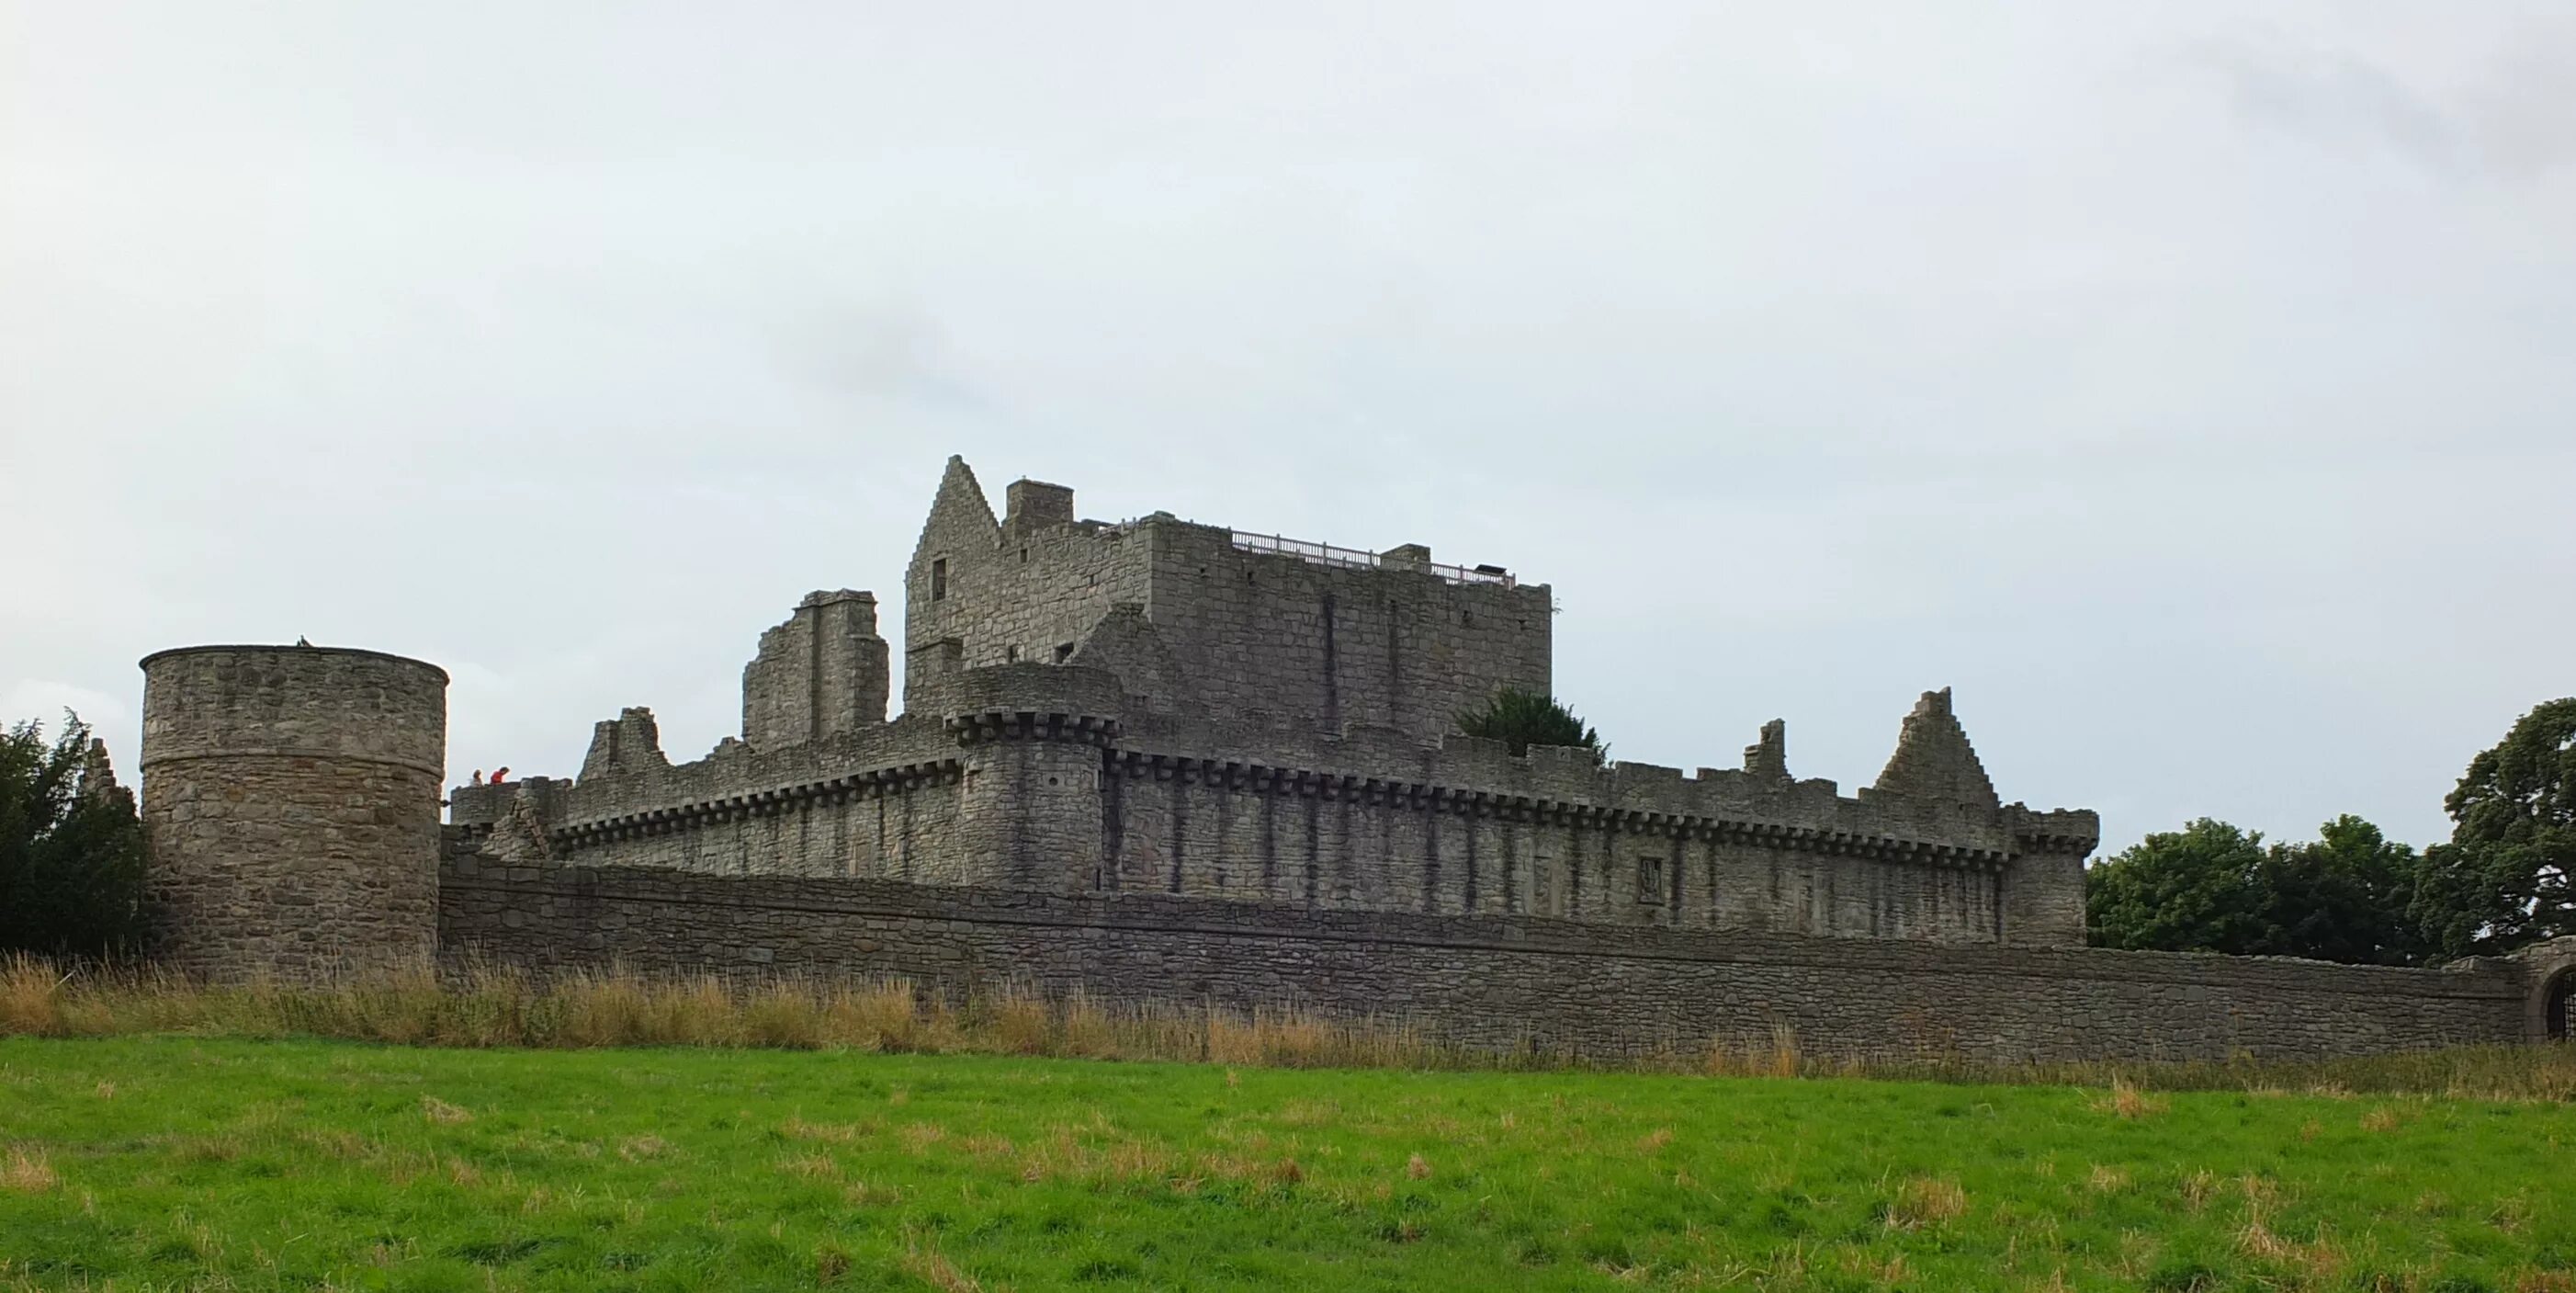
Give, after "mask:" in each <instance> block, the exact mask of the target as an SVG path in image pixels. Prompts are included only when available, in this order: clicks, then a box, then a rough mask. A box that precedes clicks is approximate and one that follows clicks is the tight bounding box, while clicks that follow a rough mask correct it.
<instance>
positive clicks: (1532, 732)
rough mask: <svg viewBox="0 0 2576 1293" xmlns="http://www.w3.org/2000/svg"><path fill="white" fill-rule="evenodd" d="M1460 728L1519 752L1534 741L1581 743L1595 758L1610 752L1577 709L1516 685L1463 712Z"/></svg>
mask: <svg viewBox="0 0 2576 1293" xmlns="http://www.w3.org/2000/svg"><path fill="white" fill-rule="evenodd" d="M1458 730H1459V731H1461V732H1464V733H1466V734H1467V735H1469V736H1480V737H1483V738H1485V739H1486V740H1489V741H1500V742H1502V743H1503V744H1504V745H1505V746H1506V747H1508V748H1509V749H1510V750H1511V752H1512V753H1513V754H1516V755H1517V754H1527V753H1529V748H1530V747H1531V746H1533V745H1573V746H1580V747H1582V748H1583V749H1586V750H1590V751H1592V757H1593V759H1594V760H1595V761H1596V762H1597V761H1599V760H1601V759H1604V758H1607V757H1608V756H1609V753H1610V749H1609V747H1608V746H1605V745H1603V744H1602V743H1601V734H1600V733H1599V732H1596V731H1594V730H1592V728H1590V727H1588V726H1586V725H1585V724H1584V722H1583V720H1582V719H1580V718H1577V717H1575V716H1574V711H1572V710H1570V709H1567V708H1566V707H1565V706H1564V705H1562V704H1559V703H1558V702H1557V701H1556V700H1555V698H1553V697H1550V696H1546V695H1543V694H1541V693H1539V692H1535V691H1522V690H1520V689H1519V688H1517V687H1505V688H1503V689H1502V690H1501V691H1498V692H1495V693H1494V698H1493V699H1492V700H1489V701H1487V702H1485V707H1484V708H1483V709H1480V710H1472V711H1470V712H1468V713H1464V714H1460V715H1459V716H1458Z"/></svg>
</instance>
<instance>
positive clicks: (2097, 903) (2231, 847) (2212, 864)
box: [2084, 817, 2264, 955]
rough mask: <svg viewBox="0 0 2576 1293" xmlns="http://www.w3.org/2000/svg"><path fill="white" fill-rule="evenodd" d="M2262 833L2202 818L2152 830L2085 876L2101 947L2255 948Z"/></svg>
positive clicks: (2092, 926) (2090, 932) (2090, 922)
mask: <svg viewBox="0 0 2576 1293" xmlns="http://www.w3.org/2000/svg"><path fill="white" fill-rule="evenodd" d="M2263 862H2264V855H2263V836H2262V834H2261V832H2259V831H2246V830H2242V829H2239V828H2238V827H2236V826H2233V825H2230V824H2229V823H2226V822H2222V821H2218V820H2216V819H2215V818H2209V817H2203V818H2201V819H2199V820H2198V821H2195V822H2192V823H2191V824H2190V825H2187V826H2185V827H2183V828H2182V829H2181V830H2179V831H2165V832H2161V833H2158V834H2153V835H2149V836H2147V837H2146V838H2145V839H2143V840H2140V841H2138V842H2137V843H2135V844H2132V845H2130V846H2129V847H2127V848H2125V849H2122V850H2121V851H2120V852H2119V853H2118V854H2117V855H2116V856H2114V857H2112V858H2110V859H2108V860H2107V861H2104V862H2101V863H2098V864H2096V865H2095V866H2093V867H2092V868H2091V869H2090V870H2088V871H2086V872H2085V875H2084V923H2085V925H2086V927H2087V937H2088V938H2089V939H2090V941H2091V942H2092V943H2093V944H2094V945H2096V946H2099V947H2123V948H2128V949H2131V950H2133V951H2157V952H2232V953H2236V954H2238V955H2244V954H2248V953H2250V952H2252V951H2253V950H2254V948H2255V946H2256V945H2257V944H2258V943H2259V942H2260V941H2261V940H2262V937H2263V932H2264V922H2263V915H2262V908H2263V905H2264V904H2263V901H2262V897H2261V894H2262V883H2261V879H2260V877H2261V873H2262V869H2263Z"/></svg>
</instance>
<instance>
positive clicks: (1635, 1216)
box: [0, 1037, 2576, 1291]
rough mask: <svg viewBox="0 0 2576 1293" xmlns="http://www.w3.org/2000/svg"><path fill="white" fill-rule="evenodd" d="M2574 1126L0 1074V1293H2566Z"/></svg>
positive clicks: (1462, 1079)
mask: <svg viewBox="0 0 2576 1293" xmlns="http://www.w3.org/2000/svg"><path fill="white" fill-rule="evenodd" d="M2571 1141H2576V1108H2571V1107H2570V1106H2568V1105H2565V1104H2561V1103H2553V1102H2536V1101H2535V1102H2519V1103H2503V1102H2484V1101H2472V1100H2458V1099H2432V1098H2423V1097H2389V1096H2369V1097H2351V1096H2342V1097H2338V1096H2321V1095H2289V1094H2264V1093H2246V1092H2170V1093H2156V1094H2146V1093H2141V1092H2138V1091H2134V1090H2129V1089H2126V1088H2123V1089H2122V1090H2120V1091H2117V1092H2111V1091H2103V1090H2099V1089H2094V1090H2085V1089H2078V1088H2071V1087H2048V1086H1960V1085H1939V1084H1929V1083H1902V1082H1876V1081H1859V1080H1816V1079H1761V1078H1705V1077H1680V1076H1652V1075H1636V1074H1606V1073H1472V1072H1470V1073H1456V1072H1451V1073H1421V1072H1405V1071H1399V1070H1296V1071H1292V1070H1280V1069H1255V1068H1242V1069H1229V1068H1226V1067H1223V1066H1216V1065H1178V1064H1147V1063H1102V1062H1092V1061H1083V1060H1066V1059H1031V1058H1011V1057H998V1056H976V1055H944V1056H933V1055H872V1054H864V1053H857V1052H782V1051H761V1050H716V1049H676V1048H674V1049H636V1050H579V1051H526V1050H501V1049H493V1050H440V1049H411V1048H401V1047H386V1046H376V1045H365V1044H355V1043H346V1042H321V1041H252V1040H214V1039H193V1038H182V1037H122V1038H107V1039H94V1040H41V1039H34V1038H24V1037H20V1038H0V1288H17V1287H26V1288H107V1287H115V1288H120V1289H144V1288H183V1287H239V1288H288V1287H292V1288H322V1287H329V1288H406V1289H408V1288H419V1289H433V1288H434V1289H489V1288H501V1289H515V1288H528V1289H589V1288H659V1289H698V1288H814V1287H827V1286H838V1287H844V1288H851V1289H875V1288H931V1289H946V1290H962V1289H973V1288H984V1289H1003V1288H1018V1289H1040V1288H1070V1287H1086V1286H1133V1287H1161V1288H1176V1289H1178V1288H1187V1289H1210V1288H1280V1287H1296V1288H1381V1289H1397V1288H1401V1289H1489V1288H1498V1287H1516V1288H1593V1287H1605V1288H1606V1287H1617V1286H1622V1285H1634V1286H1643V1287H1681V1288H1696V1287H1707V1288H1721V1287H1755V1288H1783V1289H1882V1288H1884V1289H1921V1288H1963V1289H1965V1288H2055V1287H2066V1288H2148V1289H2236V1288H2245V1289H2280V1288H2331V1289H2347V1288H2348V1289H2420V1290H2428V1291H2431V1290H2443V1291H2455V1290H2472V1289H2496V1290H2569V1289H2576V1192H2571V1191H2570V1190H2569V1188H2568V1182H2569V1179H2570V1178H2569V1175H2568V1173H2569V1170H2570V1168H2571V1166H2576V1145H2571V1143H2570V1142H2571Z"/></svg>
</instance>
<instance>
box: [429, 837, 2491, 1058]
mask: <svg viewBox="0 0 2576 1293" xmlns="http://www.w3.org/2000/svg"><path fill="white" fill-rule="evenodd" d="M439 943H440V950H441V953H442V955H444V956H446V957H448V958H450V959H451V961H461V960H463V959H465V958H468V957H472V956H480V957H482V958H485V959H487V960H490V961H496V962H499V963H501V964H505V965H515V966H521V967H526V968H528V969H531V970H535V971H539V972H547V971H555V970H564V969H571V968H577V967H583V966H602V965H606V964H609V963H612V962H614V963H619V964H623V965H625V966H627V967H629V968H632V969H635V970H639V971H644V972H651V973H663V972H674V973H678V972H685V973H700V972H713V973H744V972H771V971H795V972H806V973H814V974H821V975H828V976H857V977H882V976H898V977H903V978H908V979H911V980H913V981H915V982H916V983H918V984H920V985H922V986H923V987H924V988H925V989H927V990H930V991H935V992H939V993H942V994H945V995H948V996H950V997H961V996H964V995H966V994H969V993H971V992H974V991H977V990H982V989H990V988H994V987H999V986H1003V985H1019V986H1024V987H1028V988H1034V989H1036V990H1038V991H1041V992H1043V993H1045V994H1047V995H1049V996H1051V997H1062V996H1066V995H1069V994H1072V993H1076V992H1080V993H1083V994H1086V995H1087V996H1089V997H1091V998H1092V999H1094V1000H1099V1001H1103V1002H1107V1003H1112V1004H1131V1005H1143V1004H1159V1005H1172V1006H1180V1007H1200V1006H1207V1005H1215V1006H1220V1007H1224V1008H1227V1009H1232V1010H1250V1009H1255V1008H1261V1007H1298V1008H1303V1009H1309V1010H1313V1011H1316V1012H1319V1013H1322V1014H1326V1015H1330V1016H1337V1017H1346V1018H1360V1017H1371V1016H1375V1017H1381V1018H1385V1017H1390V1016H1392V1017H1397V1018H1401V1019H1402V1020H1404V1021H1406V1022H1408V1023H1410V1024H1412V1025H1414V1026H1416V1027H1418V1028H1420V1029H1421V1030H1423V1031H1424V1032H1426V1033H1428V1034H1430V1035H1433V1036H1436V1037H1440V1038H1443V1039H1447V1040H1451V1041H1455V1042H1459V1043H1463V1044H1467V1045H1473V1046H1481V1047H1493V1048H1507V1047H1514V1046H1520V1045H1525V1044H1526V1045H1535V1046H1537V1047H1539V1048H1541V1049H1544V1050H1547V1051H1551V1052H1569V1053H1576V1054H1581V1055H1586V1056H1592V1057H1598V1058H1612V1057H1617V1056H1624V1055H1636V1054H1641V1053H1648V1052H1652V1051H1655V1050H1658V1049H1662V1048H1666V1047H1679V1048H1685V1049H1697V1048H1700V1047H1703V1046H1706V1045H1708V1044H1710V1043H1711V1042H1717V1043H1721V1044H1725V1045H1728V1046H1739V1047H1767V1046H1769V1045H1770V1044H1771V1043H1772V1040H1773V1037H1774V1030H1775V1029H1776V1028H1790V1029H1793V1030H1794V1032H1795V1034H1796V1037H1797V1039H1798V1044H1799V1045H1800V1046H1801V1047H1802V1048H1803V1049H1805V1050H1806V1051H1808V1052H1809V1053H1811V1054H1825V1055H1836V1056H1841V1055H1851V1056H1881V1057H1889V1056H1904V1055H1921V1054H1927V1053H1929V1054H1941V1055H1949V1056H1956V1057H1960V1058H1966V1059H1972V1060H1985V1061H1995V1062H2015V1061H2027V1060H2042V1061H2046V1060H2071V1059H2107V1058H2120V1059H2166V1060H2188V1059H2220V1058H2224V1057H2226V1056H2228V1055H2230V1054H2234V1053H2238V1052H2246V1053H2252V1054H2256V1055H2262V1056H2270V1057H2298V1056H2320V1055H2337V1054H2361V1053H2371V1052H2385V1051H2397V1050H2409V1049H2420V1048H2428V1047H2435V1046H2446V1045H2460V1044H2468V1043H2479V1042H2507V1041H2518V1040H2520V1039H2522V1038H2523V1036H2524V1035H2525V1034H2524V1014H2525V997H2526V991H2525V989H2526V985H2525V983H2524V979H2525V977H2526V975H2525V973H2524V972H2523V970H2522V968H2521V967H2520V966H2518V965H2514V964H2511V963H2505V962H2475V963H2468V964H2464V965H2463V966H2460V967H2455V968H2452V969H2446V970H2403V969H2381V968H2373V967H2362V966H2341V965H2328V964H2325V963H2322V962H2312V961H2294V960H2285V959H2275V958H2238V957H2218V956H2198V955H2173V954H2163V953H2151V952H2115V951H2105V950H2098V949H2079V948H1999V947H1993V946H1982V947H1945V946H1942V945H1939V944H1931V943H1908V942H1897V941H1889V940H1872V939H1859V938H1853V939H1835V938H1806V937H1798V936H1793V935H1782V934H1755V933H1742V932H1727V931H1705V930H1683V929H1664V928H1634V929H1627V930H1623V931H1621V938H1620V940H1619V943H1618V945H1617V946H1616V947H1615V948H1605V947H1604V946H1603V945H1602V941H1601V938H1600V930H1599V929H1598V928H1597V927H1592V926H1586V925H1582V924H1577V923H1572V922H1566V921H1557V920H1548V919H1539V918H1507V917H1493V916H1439V915H1423V914H1416V913H1406V912H1383V911H1298V910H1292V909H1283V908H1280V907H1277V906H1271V905H1264V904H1247V903H1231V902H1221V901H1211V900H1207V899H1198V898H1188V897H1173V896H1170V895H1163V894H1115V895H1111V894H1078V895H1077V894H1048V893H1036V892H1008V891H999V890H961V889H953V888H938V887H926V886H918V885H907V884H901V883H894V882H888V881H874V880H829V879H814V878H788V877H780V878H772V877H761V876H710V875H702V874H691V873H684V872H675V871H667V870H661V869H653V868H621V869H593V868H584V867H558V866H499V865H494V864H491V863H488V862H484V861H482V860H479V859H477V858H475V857H473V856H470V855H469V856H464V857H459V858H454V859H451V860H450V861H449V862H447V863H446V864H445V865H444V866H443V868H442V874H441V882H440V906H439Z"/></svg>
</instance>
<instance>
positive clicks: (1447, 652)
mask: <svg viewBox="0 0 2576 1293" xmlns="http://www.w3.org/2000/svg"><path fill="white" fill-rule="evenodd" d="M1137 529H1138V530H1139V531H1140V532H1142V533H1143V534H1144V535H1145V536H1146V537H1147V539H1148V541H1149V542H1150V543H1151V545H1152V550H1153V557H1152V581H1151V583H1152V587H1151V592H1150V595H1148V596H1147V597H1146V598H1145V599H1144V602H1145V615H1146V617H1147V618H1148V619H1150V620H1152V621H1153V623H1154V626H1155V628H1156V629H1157V630H1158V631H1159V632H1160V634H1161V636H1162V639H1163V641H1164V643H1165V644H1166V645H1167V646H1168V647H1169V648H1170V650H1171V652H1172V654H1173V655H1174V657H1176V658H1177V659H1179V660H1181V661H1184V662H1186V664H1187V666H1188V668H1189V669H1190V671H1191V683H1192V685H1193V686H1194V687H1195V688H1196V691H1197V696H1198V699H1199V700H1200V701H1202V702H1204V703H1205V704H1207V705H1209V706H1212V707H1214V708H1216V709H1218V710H1220V711H1225V712H1241V711H1262V712H1269V713H1276V714H1279V715H1282V716H1285V717H1289V718H1293V719H1296V720H1300V721H1301V722H1302V723H1304V724H1305V725H1307V726H1311V727H1314V728H1316V729H1318V730H1320V731H1322V732H1325V733H1337V732H1339V731H1341V730H1342V729H1343V728H1344V727H1346V726H1352V725H1359V726H1373V727H1384V728H1390V729H1394V730H1396V731H1400V732H1403V733H1406V734H1408V735H1409V736H1411V737H1412V738H1413V740H1414V742H1415V743H1416V744H1422V743H1428V742H1435V741H1437V740H1439V739H1440V737H1441V736H1442V735H1444V734H1446V733H1447V732H1449V731H1450V730H1452V728H1454V727H1455V725H1456V718H1457V715H1458V714H1459V713H1461V712H1463V711H1467V710H1473V709H1478V708H1481V707H1482V706H1483V705H1484V704H1485V702H1486V701H1487V700H1489V699H1491V698H1492V696H1493V694H1494V693H1495V692H1496V691H1497V690H1499V689H1501V688H1504V687H1514V688H1519V689H1521V690H1525V691H1535V692H1538V693H1540V694H1542V695H1544V694H1547V693H1548V692H1549V689H1550V685H1551V679H1550V668H1551V663H1552V656H1551V652H1552V649H1553V648H1552V645H1551V644H1552V642H1553V633H1554V628H1555V626H1554V622H1553V610H1552V607H1553V601H1552V594H1551V593H1550V592H1549V590H1548V588H1547V586H1546V585H1544V584H1538V585H1523V586H1519V587H1507V586H1505V585H1502V584H1469V583H1455V582H1452V581H1450V580H1447V579H1444V578H1441V577H1440V576H1438V575H1434V574H1431V573H1429V572H1428V571H1427V570H1426V571H1413V570H1393V569H1375V570H1360V569H1349V568H1344V567H1339V566H1331V565H1323V564H1319V563H1317V562H1313V561H1307V560H1304V559H1302V558H1299V557H1294V556H1287V555H1283V554H1279V553H1269V552H1253V551H1246V550H1243V549H1239V548H1237V547H1235V546H1234V543H1233V537H1232V531H1229V530H1226V529H1224V528H1221V527H1216V526H1205V525H1192V524H1188V523H1186V522H1181V521H1175V520H1170V519H1168V518H1159V517H1158V518H1151V519H1149V520H1147V521H1144V522H1140V523H1138V525H1137ZM1120 600H1131V599H1128V598H1121V599H1120Z"/></svg>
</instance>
